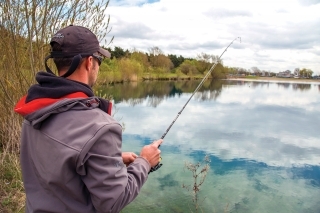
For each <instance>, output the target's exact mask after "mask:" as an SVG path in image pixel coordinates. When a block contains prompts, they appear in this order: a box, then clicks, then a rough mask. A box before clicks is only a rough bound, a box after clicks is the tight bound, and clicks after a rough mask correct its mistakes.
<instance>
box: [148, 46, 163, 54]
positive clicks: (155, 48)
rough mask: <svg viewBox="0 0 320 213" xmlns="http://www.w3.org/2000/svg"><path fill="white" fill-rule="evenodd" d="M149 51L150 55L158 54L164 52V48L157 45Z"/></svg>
mask: <svg viewBox="0 0 320 213" xmlns="http://www.w3.org/2000/svg"><path fill="white" fill-rule="evenodd" d="M149 53H150V56H151V55H153V56H156V55H160V54H163V52H162V50H161V49H160V48H159V47H156V46H154V47H151V48H149Z"/></svg>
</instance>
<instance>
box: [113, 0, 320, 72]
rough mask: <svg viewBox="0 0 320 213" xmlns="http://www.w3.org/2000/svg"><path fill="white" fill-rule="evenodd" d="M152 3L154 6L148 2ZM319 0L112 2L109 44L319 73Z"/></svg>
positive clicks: (233, 63)
mask: <svg viewBox="0 0 320 213" xmlns="http://www.w3.org/2000/svg"><path fill="white" fill-rule="evenodd" d="M148 2H154V3H148ZM319 11H320V2H319V1H318V0H308V1H302V0H277V1H275V0H273V1H272V0H271V1H270V0H269V1H252V0H243V1H236V0H233V1H231V0H225V1H222V0H210V1H209V0H198V1H196V2H195V1H190V0H185V1H182V0H160V1H156V2H155V1H144V0H136V1H113V2H112V1H111V3H110V5H109V8H108V10H107V13H108V14H110V16H111V22H110V26H111V27H112V31H111V33H110V34H109V36H113V35H114V36H115V39H114V42H113V45H112V46H120V47H122V48H124V49H129V50H130V49H132V48H136V49H138V50H140V51H143V52H148V49H149V48H150V47H152V46H158V47H159V48H160V49H161V50H163V51H164V53H165V54H176V55H182V56H184V57H196V56H197V54H199V53H201V52H205V53H208V54H214V55H220V54H221V53H222V52H223V50H224V49H225V48H226V47H227V46H228V44H229V43H230V42H231V41H232V40H233V39H234V38H236V37H238V36H240V37H241V38H242V43H239V42H235V43H234V44H233V45H232V46H231V47H230V48H229V49H228V51H227V52H226V53H225V54H224V56H223V58H222V59H223V61H224V64H225V65H227V66H237V67H242V68H246V69H250V68H251V67H253V66H256V67H258V68H260V69H262V70H268V71H272V72H279V71H284V70H287V69H289V70H292V71H293V69H294V68H296V67H299V68H308V69H311V70H313V71H314V72H315V73H317V74H320V54H319V52H320V28H319V26H320V13H319Z"/></svg>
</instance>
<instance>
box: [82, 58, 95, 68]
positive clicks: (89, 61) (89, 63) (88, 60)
mask: <svg viewBox="0 0 320 213" xmlns="http://www.w3.org/2000/svg"><path fill="white" fill-rule="evenodd" d="M92 63H93V58H92V56H89V57H86V58H85V61H84V66H85V69H86V70H87V71H89V70H91V67H92Z"/></svg>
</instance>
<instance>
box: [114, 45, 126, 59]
mask: <svg viewBox="0 0 320 213" xmlns="http://www.w3.org/2000/svg"><path fill="white" fill-rule="evenodd" d="M127 52H128V51H124V49H122V48H121V47H117V46H115V47H114V49H113V50H112V51H111V57H112V58H118V59H120V58H123V57H125V56H126V55H127Z"/></svg>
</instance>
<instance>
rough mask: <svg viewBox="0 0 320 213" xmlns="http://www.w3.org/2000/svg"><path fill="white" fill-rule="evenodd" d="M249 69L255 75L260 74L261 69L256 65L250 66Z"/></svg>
mask: <svg viewBox="0 0 320 213" xmlns="http://www.w3.org/2000/svg"><path fill="white" fill-rule="evenodd" d="M251 70H252V72H253V73H254V74H255V75H260V73H261V70H260V69H259V68H258V67H251Z"/></svg>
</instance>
